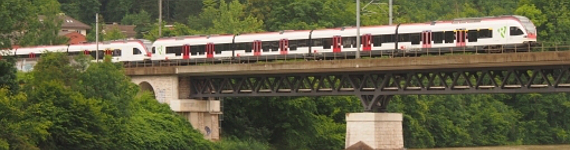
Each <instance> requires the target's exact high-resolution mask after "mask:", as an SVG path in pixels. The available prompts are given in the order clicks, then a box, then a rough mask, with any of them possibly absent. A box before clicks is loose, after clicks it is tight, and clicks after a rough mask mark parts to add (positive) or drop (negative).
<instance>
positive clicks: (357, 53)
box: [355, 0, 361, 59]
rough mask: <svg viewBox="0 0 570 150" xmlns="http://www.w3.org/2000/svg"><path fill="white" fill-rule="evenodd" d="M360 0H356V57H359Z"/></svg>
mask: <svg viewBox="0 0 570 150" xmlns="http://www.w3.org/2000/svg"><path fill="white" fill-rule="evenodd" d="M360 44H361V43H360V0H356V55H355V57H356V59H359V58H360Z"/></svg>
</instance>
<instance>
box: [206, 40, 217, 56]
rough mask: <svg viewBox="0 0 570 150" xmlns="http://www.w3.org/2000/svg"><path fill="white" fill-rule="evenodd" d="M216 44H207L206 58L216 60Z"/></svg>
mask: <svg viewBox="0 0 570 150" xmlns="http://www.w3.org/2000/svg"><path fill="white" fill-rule="evenodd" d="M214 50H215V49H214V43H208V44H206V58H214Z"/></svg>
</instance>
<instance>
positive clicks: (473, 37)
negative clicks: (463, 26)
mask: <svg viewBox="0 0 570 150" xmlns="http://www.w3.org/2000/svg"><path fill="white" fill-rule="evenodd" d="M477 37H479V33H478V32H477V30H469V31H467V41H468V42H477Z"/></svg>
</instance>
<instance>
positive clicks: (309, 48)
mask: <svg viewBox="0 0 570 150" xmlns="http://www.w3.org/2000/svg"><path fill="white" fill-rule="evenodd" d="M356 30H357V29H356V28H355V27H348V28H335V29H322V30H310V31H309V30H303V31H280V32H266V33H251V34H239V35H216V36H195V37H185V38H184V37H182V38H163V39H158V40H157V41H155V42H154V43H153V45H152V49H151V53H152V57H151V60H181V59H207V58H216V59H223V58H238V57H239V58H244V59H247V58H251V57H257V56H281V57H283V56H289V58H293V57H292V56H291V55H307V54H308V55H311V54H314V55H320V56H323V55H327V54H328V56H333V54H337V55H338V56H354V55H355V52H356V51H357V47H356V46H357V45H356V36H355V35H356ZM360 33H361V42H362V44H361V50H362V52H364V53H370V54H378V53H382V52H384V53H385V54H388V53H390V52H392V51H394V50H396V51H397V52H418V51H419V52H429V51H432V52H441V51H451V50H465V51H474V50H481V51H488V50H493V49H497V48H507V49H515V48H519V49H522V48H527V47H529V45H531V44H534V43H536V39H537V31H536V27H535V26H534V24H533V23H532V22H531V21H530V20H529V19H528V18H526V17H524V16H518V15H505V16H492V17H478V18H461V19H454V20H449V21H434V22H428V23H412V24H402V25H388V26H368V27H361V28H360ZM268 58H272V57H268ZM275 58H276V57H275Z"/></svg>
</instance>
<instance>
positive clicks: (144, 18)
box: [121, 10, 152, 38]
mask: <svg viewBox="0 0 570 150" xmlns="http://www.w3.org/2000/svg"><path fill="white" fill-rule="evenodd" d="M121 23H122V24H123V25H136V27H135V31H136V32H137V35H136V36H135V37H136V38H142V37H143V33H145V32H148V31H149V30H150V29H151V27H152V23H151V19H150V14H149V13H148V12H146V11H144V10H141V11H140V12H139V13H136V14H126V15H125V17H123V19H122V20H121Z"/></svg>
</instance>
